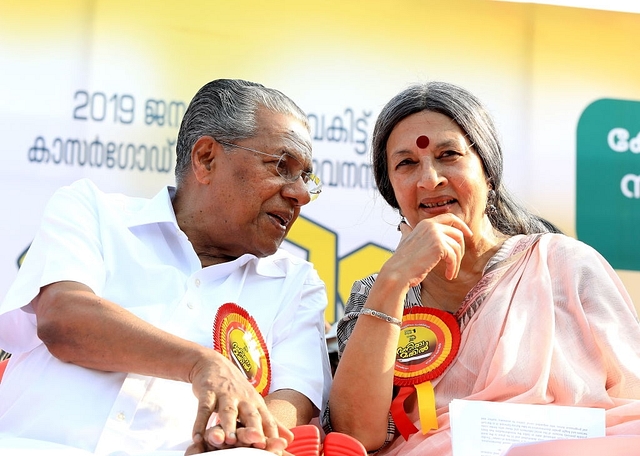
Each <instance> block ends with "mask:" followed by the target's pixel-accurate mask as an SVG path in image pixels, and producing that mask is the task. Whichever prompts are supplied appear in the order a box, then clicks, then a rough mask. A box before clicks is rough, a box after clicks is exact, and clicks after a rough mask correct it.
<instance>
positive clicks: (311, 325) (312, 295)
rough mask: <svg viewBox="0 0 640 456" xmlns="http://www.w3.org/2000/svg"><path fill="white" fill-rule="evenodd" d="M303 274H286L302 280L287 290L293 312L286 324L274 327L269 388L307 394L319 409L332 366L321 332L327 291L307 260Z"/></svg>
mask: <svg viewBox="0 0 640 456" xmlns="http://www.w3.org/2000/svg"><path fill="white" fill-rule="evenodd" d="M304 269H305V270H306V272H305V274H306V276H305V277H298V278H296V277H294V276H292V275H288V277H287V280H288V282H289V283H294V282H298V283H300V282H299V281H303V286H302V287H301V288H300V287H299V286H297V288H298V290H297V291H294V290H293V289H292V288H289V289H288V292H289V293H291V294H292V295H293V296H290V298H291V299H292V300H293V307H287V308H285V310H284V311H283V313H288V312H289V311H290V310H291V309H293V312H294V313H293V315H286V318H285V319H286V321H287V326H286V328H283V327H279V328H277V331H276V332H277V333H278V334H277V335H276V337H275V338H274V344H273V347H272V349H271V350H272V354H271V355H272V359H271V371H272V385H271V391H276V390H278V389H284V388H286V389H293V390H295V391H298V392H300V393H302V394H304V395H305V396H307V397H308V398H309V400H310V401H311V402H312V403H313V404H314V405H315V406H316V407H317V408H318V409H319V410H320V409H322V405H323V403H324V401H326V400H327V398H328V395H329V388H330V387H331V368H330V365H329V354H328V351H327V344H326V340H325V335H324V310H325V308H326V306H327V294H326V290H325V286H324V283H323V282H322V280H321V279H320V278H319V277H318V274H317V272H316V271H315V269H313V267H312V266H311V265H310V264H308V266H306V267H305V268H304Z"/></svg>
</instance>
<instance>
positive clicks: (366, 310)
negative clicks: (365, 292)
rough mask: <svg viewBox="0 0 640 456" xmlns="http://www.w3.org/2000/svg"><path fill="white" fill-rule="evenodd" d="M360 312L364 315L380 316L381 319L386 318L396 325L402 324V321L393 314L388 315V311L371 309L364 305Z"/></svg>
mask: <svg viewBox="0 0 640 456" xmlns="http://www.w3.org/2000/svg"><path fill="white" fill-rule="evenodd" d="M360 313H361V314H362V315H369V316H371V317H376V318H379V319H380V320H384V321H386V322H388V323H392V324H394V325H396V326H402V321H400V320H398V319H397V318H393V317H392V316H391V315H387V314H386V313H382V312H378V311H377V310H373V309H369V308H368V307H364V308H363V309H362V310H361V311H360Z"/></svg>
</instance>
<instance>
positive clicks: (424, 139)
mask: <svg viewBox="0 0 640 456" xmlns="http://www.w3.org/2000/svg"><path fill="white" fill-rule="evenodd" d="M416 146H418V147H419V148H420V149H426V148H427V147H429V137H428V136H425V135H422V136H418V139H416Z"/></svg>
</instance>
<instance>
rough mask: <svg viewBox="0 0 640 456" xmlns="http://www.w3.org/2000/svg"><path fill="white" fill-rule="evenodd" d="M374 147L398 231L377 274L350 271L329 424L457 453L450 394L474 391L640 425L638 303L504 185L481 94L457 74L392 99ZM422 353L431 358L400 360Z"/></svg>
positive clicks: (389, 450) (408, 446)
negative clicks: (421, 334)
mask: <svg viewBox="0 0 640 456" xmlns="http://www.w3.org/2000/svg"><path fill="white" fill-rule="evenodd" d="M372 153H373V166H374V174H375V178H376V184H377V186H378V189H379V190H380V193H381V194H382V195H383V197H384V198H385V200H386V201H387V202H388V203H389V204H390V205H391V206H392V207H394V208H396V209H398V210H399V212H400V214H401V216H402V221H401V223H400V225H399V227H398V229H399V230H400V231H401V233H402V236H401V240H400V242H399V244H398V247H397V249H396V251H395V252H394V254H393V255H392V257H391V258H390V259H389V260H388V261H387V262H386V263H385V264H384V265H383V267H382V268H381V270H380V272H379V273H378V274H376V275H374V276H371V277H367V278H365V279H363V280H360V281H357V282H356V283H355V284H354V286H353V289H352V292H351V296H350V298H349V301H348V303H347V305H346V309H345V315H344V317H343V318H342V319H341V320H340V322H339V323H338V331H337V335H338V342H339V355H340V363H339V365H338V368H337V371H336V373H335V378H334V382H333V386H332V390H331V395H330V400H329V404H328V407H327V408H326V410H325V413H324V416H323V425H324V427H325V429H326V430H327V431H328V432H331V431H340V432H343V433H347V434H349V435H352V436H354V437H356V438H357V439H358V440H360V441H361V442H362V443H363V444H364V446H365V447H366V448H367V450H368V451H369V452H375V451H378V452H379V454H393V455H396V454H398V455H414V454H415V455H418V454H419V455H422V454H437V455H450V454H451V452H452V449H451V432H450V425H449V408H448V405H449V403H450V401H451V400H453V399H468V400H483V401H500V402H514V403H528V404H554V405H571V406H583V407H598V408H603V409H605V410H606V412H605V413H606V433H607V435H614V434H640V325H639V323H638V316H637V314H636V311H635V308H634V306H633V303H632V302H631V299H630V297H629V295H628V293H627V292H626V290H625V289H624V286H623V285H622V283H621V281H620V280H619V278H618V277H617V275H616V273H615V272H614V270H613V269H612V268H611V266H610V265H609V264H608V263H607V261H606V260H605V259H604V258H603V257H602V256H601V255H600V254H598V252H596V251H595V250H594V249H593V248H591V247H589V246H587V245H586V244H584V243H582V242H580V241H577V240H575V239H573V238H571V237H569V236H565V235H563V234H561V233H560V232H559V230H558V229H557V228H555V227H554V226H553V225H552V224H550V223H549V222H547V221H546V220H544V219H541V218H540V217H537V216H535V215H534V214H531V213H530V212H528V211H527V210H526V209H524V208H523V207H522V206H521V205H519V204H518V203H517V202H516V201H515V200H514V198H513V197H512V196H511V195H510V194H509V192H508V191H507V190H506V189H505V187H504V186H503V184H502V169H503V163H502V151H501V146H500V143H499V140H498V134H497V132H496V130H495V127H494V124H493V121H492V120H491V118H490V116H489V115H488V113H487V111H486V110H485V108H484V107H483V105H482V104H481V102H480V101H479V100H478V99H477V98H476V97H475V96H474V95H472V94H470V93H469V92H468V91H466V90H464V89H462V88H459V87H457V86H454V85H451V84H446V83H440V82H432V83H427V84H421V85H415V86H412V87H409V88H408V89H406V90H404V91H402V92H400V93H399V94H398V95H396V96H395V97H394V98H393V99H392V100H391V101H390V102H389V103H388V104H387V105H386V106H385V107H384V108H383V110H382V112H381V114H380V116H379V117H378V120H377V122H376V126H375V129H374V134H373V145H372ZM407 309H412V310H407ZM421 312H423V313H421ZM415 315H418V317H416V318H417V319H418V320H417V321H423V322H427V324H426V327H427V328H432V331H431V333H430V334H431V335H433V334H436V333H437V334H438V336H437V337H442V338H443V340H445V342H446V343H444V344H441V343H440V342H441V340H440V339H438V338H437V337H435V336H434V339H433V340H426V341H423V342H422V346H423V348H424V347H427V348H428V347H429V343H430V342H431V345H432V348H431V349H430V350H431V351H430V352H426V351H425V352H422V354H421V353H420V349H419V348H416V347H419V345H420V344H419V342H420V340H419V339H418V341H414V340H413V339H415V337H413V335H409V332H410V331H408V330H407V328H410V329H411V331H413V332H415V331H416V329H415V328H418V329H419V327H420V325H419V324H418V323H416V324H415V326H405V322H406V321H407V318H412V316H415ZM403 316H404V321H403ZM420 318H422V319H423V320H420ZM434 322H435V323H434ZM441 329H442V331H441ZM407 337H409V339H407ZM429 337H430V336H429ZM436 339H437V343H434V342H436ZM403 341H404V342H403ZM403 343H406V344H405V345H403ZM447 343H448V345H447ZM416 344H417V345H416ZM443 345H444V346H446V347H448V348H446V349H444V350H442V351H440V352H439V351H438V349H437V348H436V349H435V351H434V348H433V347H434V346H435V347H441V346H443ZM399 347H402V348H403V350H402V351H401V350H400V348H399ZM407 347H409V348H411V350H408V348H407ZM407 353H409V354H408V355H407V356H406V359H401V358H402V357H403V356H404V355H405V354H407ZM429 356H431V358H430V361H424V359H425V357H429ZM419 358H423V359H422V360H420V359H419ZM436 358H438V359H439V361H438V360H436ZM427 359H429V358H427ZM399 360H400V361H402V362H406V364H404V365H402V363H400V364H399ZM436 361H437V362H436ZM416 362H421V363H423V364H420V366H429V367H425V368H424V369H423V370H418V368H417V367H416V368H415V369H416V370H414V372H413V373H406V372H409V371H411V367H409V368H407V369H408V370H407V371H406V372H404V371H402V368H403V366H408V365H410V364H412V363H416ZM429 363H431V364H429ZM439 363H440V364H439ZM398 366H400V367H398ZM420 369H422V367H420ZM427 371H428V372H427ZM425 372H427V373H425ZM431 374H433V375H431ZM403 375H404V376H405V377H403ZM411 375H414V376H419V375H422V377H420V382H422V381H423V380H424V376H425V375H426V376H427V378H428V381H426V382H425V383H424V384H428V385H429V387H428V389H426V390H425V391H427V392H426V393H419V394H416V389H413V390H412V389H407V388H406V387H403V388H398V386H394V385H399V384H400V385H403V383H402V381H403V380H406V377H411ZM394 379H395V382H394ZM398 379H400V383H398ZM407 381H408V380H407ZM404 384H406V382H405V383H404ZM412 388H413V387H412ZM403 391H404V393H403ZM403 394H404V396H403V398H402V400H401V401H400V402H398V399H399V396H402V395H403ZM421 395H422V396H421ZM417 396H421V397H426V398H427V399H428V400H423V399H420V400H418V399H417ZM404 397H406V399H405V398H404ZM394 398H395V399H394ZM429 398H430V399H429ZM398 403H399V404H400V408H398ZM424 404H427V405H426V406H425V405H424ZM394 407H395V408H394ZM429 407H431V408H433V412H432V415H433V416H432V421H431V428H430V430H429V428H427V429H425V432H424V433H423V432H422V431H421V428H422V427H423V426H424V423H425V422H429V421H428V420H426V421H422V417H423V414H424V415H428V413H424V410H427V409H429ZM390 409H391V410H393V413H390ZM399 410H400V411H399ZM416 431H417V432H416ZM399 434H402V435H399Z"/></svg>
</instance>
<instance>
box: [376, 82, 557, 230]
mask: <svg viewBox="0 0 640 456" xmlns="http://www.w3.org/2000/svg"><path fill="white" fill-rule="evenodd" d="M422 111H432V112H437V113H440V114H444V115H445V116H447V117H449V118H451V119H453V120H454V121H455V122H456V123H457V124H458V125H459V126H460V128H461V129H462V130H463V131H464V132H465V134H466V135H467V137H468V138H469V142H470V143H471V144H472V146H473V147H474V149H475V151H476V152H477V154H478V155H479V156H480V160H481V161H482V165H483V167H484V172H485V175H486V177H487V178H488V179H489V181H490V182H491V184H492V186H493V190H494V191H495V192H496V198H495V201H493V202H492V203H493V205H494V206H495V208H496V210H495V211H489V214H488V216H489V220H490V221H491V225H493V227H494V228H495V229H497V230H498V231H500V232H502V233H504V234H507V235H516V234H531V233H544V232H556V233H558V232H560V230H559V229H558V228H557V227H555V226H554V225H553V224H552V223H550V222H548V221H547V220H545V219H543V218H541V217H538V216H536V215H534V214H532V213H531V212H529V211H528V210H527V209H525V208H524V207H523V206H522V205H520V204H518V202H517V201H516V200H515V198H514V197H513V196H512V195H511V194H510V192H509V191H508V190H507V189H506V188H505V187H504V186H503V185H502V173H503V158H502V146H501V145H500V140H499V138H498V133H497V131H496V128H495V125H494V122H493V119H492V118H491V116H490V115H489V112H488V111H487V109H486V108H485V107H484V106H483V104H482V103H481V102H480V100H479V99H478V98H476V97H475V96H474V95H473V94H472V93H470V92H468V91H467V90H465V89H463V88H461V87H458V86H455V85H453V84H449V83H446V82H427V83H424V84H416V85H412V86H410V87H408V88H407V89H405V90H403V91H402V92H400V93H399V94H397V95H396V96H395V97H393V98H392V99H391V100H390V101H389V102H388V103H387V104H386V105H385V107H384V108H383V109H382V112H381V113H380V115H379V116H378V119H377V120H376V124H375V127H374V130H373V140H372V146H371V154H372V161H373V173H374V177H375V180H376V185H377V186H378V190H379V191H380V193H381V194H382V196H383V197H384V199H385V200H386V201H387V203H389V204H390V205H391V206H392V207H393V208H395V209H398V210H399V209H400V208H399V205H398V200H397V199H396V196H395V193H394V191H393V187H392V186H391V182H390V180H389V171H388V166H387V141H388V139H389V135H391V132H392V131H393V129H394V128H395V126H396V125H397V124H398V123H399V122H400V121H401V120H403V119H404V118H406V117H408V116H410V115H412V114H415V113H418V112H422Z"/></svg>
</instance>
